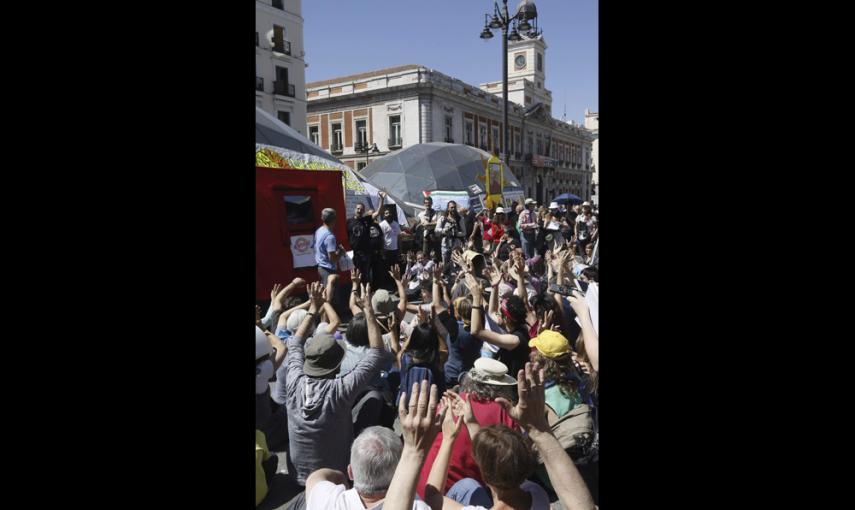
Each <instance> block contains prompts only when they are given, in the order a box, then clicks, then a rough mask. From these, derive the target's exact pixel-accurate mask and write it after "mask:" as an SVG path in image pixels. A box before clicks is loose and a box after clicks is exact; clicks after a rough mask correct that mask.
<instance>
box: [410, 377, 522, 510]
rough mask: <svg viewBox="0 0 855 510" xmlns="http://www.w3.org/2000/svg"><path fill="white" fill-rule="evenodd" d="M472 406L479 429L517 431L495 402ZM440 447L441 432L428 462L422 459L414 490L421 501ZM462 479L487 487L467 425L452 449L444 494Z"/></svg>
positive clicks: (511, 420)
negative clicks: (508, 429) (471, 479)
mask: <svg viewBox="0 0 855 510" xmlns="http://www.w3.org/2000/svg"><path fill="white" fill-rule="evenodd" d="M465 395H466V394H465V393H461V394H460V396H461V397H464V398H465ZM471 404H472V413H473V414H474V415H475V418H476V419H477V420H478V423H479V424H480V425H481V428H484V427H489V426H491V425H499V424H504V425H507V426H508V427H510V428H512V429H515V430H520V429H519V427H517V425H516V422H514V420H513V418H511V417H510V415H508V413H507V412H506V411H505V408H503V407H502V406H501V405H499V404H497V403H495V402H480V401H478V400H472V402H471ZM440 444H442V432H440V433H439V434H437V436H436V439H435V440H434V442H433V445H432V446H431V448H430V451H429V452H428V456H427V459H425V465H424V467H422V472H421V475H419V484H418V486H417V490H418V493H419V497H420V498H424V496H425V485H427V480H428V476H430V469H431V468H432V467H433V461H434V459H436V454H437V453H438V452H439V445H440ZM464 478H474V479H475V480H477V481H478V483H480V484H481V485H482V486H486V485H485V484H484V480H482V479H481V470H479V469H478V465H477V464H476V463H475V458H474V457H472V439H471V438H470V437H469V430H468V429H467V428H466V425H463V428H462V430H461V431H460V434H458V436H457V440H456V441H454V446H453V447H452V449H451V461H450V462H449V463H448V478H447V479H446V481H445V490H446V491H448V489H450V488H451V486H452V485H454V484H455V483H457V482H459V481H460V480H462V479H464Z"/></svg>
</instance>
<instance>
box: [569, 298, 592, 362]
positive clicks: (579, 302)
mask: <svg viewBox="0 0 855 510" xmlns="http://www.w3.org/2000/svg"><path fill="white" fill-rule="evenodd" d="M567 300H568V301H570V306H572V307H573V311H575V312H576V316H577V317H579V322H580V323H581V324H580V325H581V326H582V338H583V339H584V342H585V353H587V354H588V359H589V360H591V366H592V367H594V370H595V371H596V372H599V371H600V338H599V336H598V335H597V332H596V331H595V330H594V323H593V322H592V321H591V312H590V311H589V310H588V303H586V302H585V298H584V296H582V293H580V292H579V291H577V290H574V291H573V295H572V296H568V297H567Z"/></svg>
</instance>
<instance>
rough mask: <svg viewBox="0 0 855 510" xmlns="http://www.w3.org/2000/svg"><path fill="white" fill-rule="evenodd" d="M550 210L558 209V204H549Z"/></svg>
mask: <svg viewBox="0 0 855 510" xmlns="http://www.w3.org/2000/svg"><path fill="white" fill-rule="evenodd" d="M549 208H550V209H558V202H552V203H550V204H549Z"/></svg>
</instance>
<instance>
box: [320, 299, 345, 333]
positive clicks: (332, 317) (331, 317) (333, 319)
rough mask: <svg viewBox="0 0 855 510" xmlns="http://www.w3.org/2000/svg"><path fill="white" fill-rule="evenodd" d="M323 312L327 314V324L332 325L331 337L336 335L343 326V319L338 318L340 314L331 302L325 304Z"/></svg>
mask: <svg viewBox="0 0 855 510" xmlns="http://www.w3.org/2000/svg"><path fill="white" fill-rule="evenodd" d="M323 310H324V312H325V313H326V317H327V323H328V324H329V325H330V326H329V328H330V329H329V332H330V334H331V335H334V334H335V331H336V330H337V329H338V327H339V326H341V317H339V316H338V312H336V311H335V308H334V307H333V305H331V304H330V303H329V301H327V302H325V303H324V306H323Z"/></svg>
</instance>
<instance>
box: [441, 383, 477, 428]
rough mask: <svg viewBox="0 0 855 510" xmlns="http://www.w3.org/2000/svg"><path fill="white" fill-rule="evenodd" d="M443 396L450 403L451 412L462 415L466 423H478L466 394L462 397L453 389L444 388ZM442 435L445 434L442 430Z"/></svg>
mask: <svg viewBox="0 0 855 510" xmlns="http://www.w3.org/2000/svg"><path fill="white" fill-rule="evenodd" d="M445 397H446V399H447V401H448V403H449V404H450V405H451V412H453V413H454V415H455V416H460V417H462V418H463V421H465V422H466V423H476V424H477V423H478V420H477V419H476V418H475V413H473V412H472V404H470V403H469V397H468V396H467V397H466V398H465V399H464V398H463V397H461V396H460V395H459V394H457V393H455V392H454V391H452V390H446V391H445ZM443 435H445V431H444V430H443Z"/></svg>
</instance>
